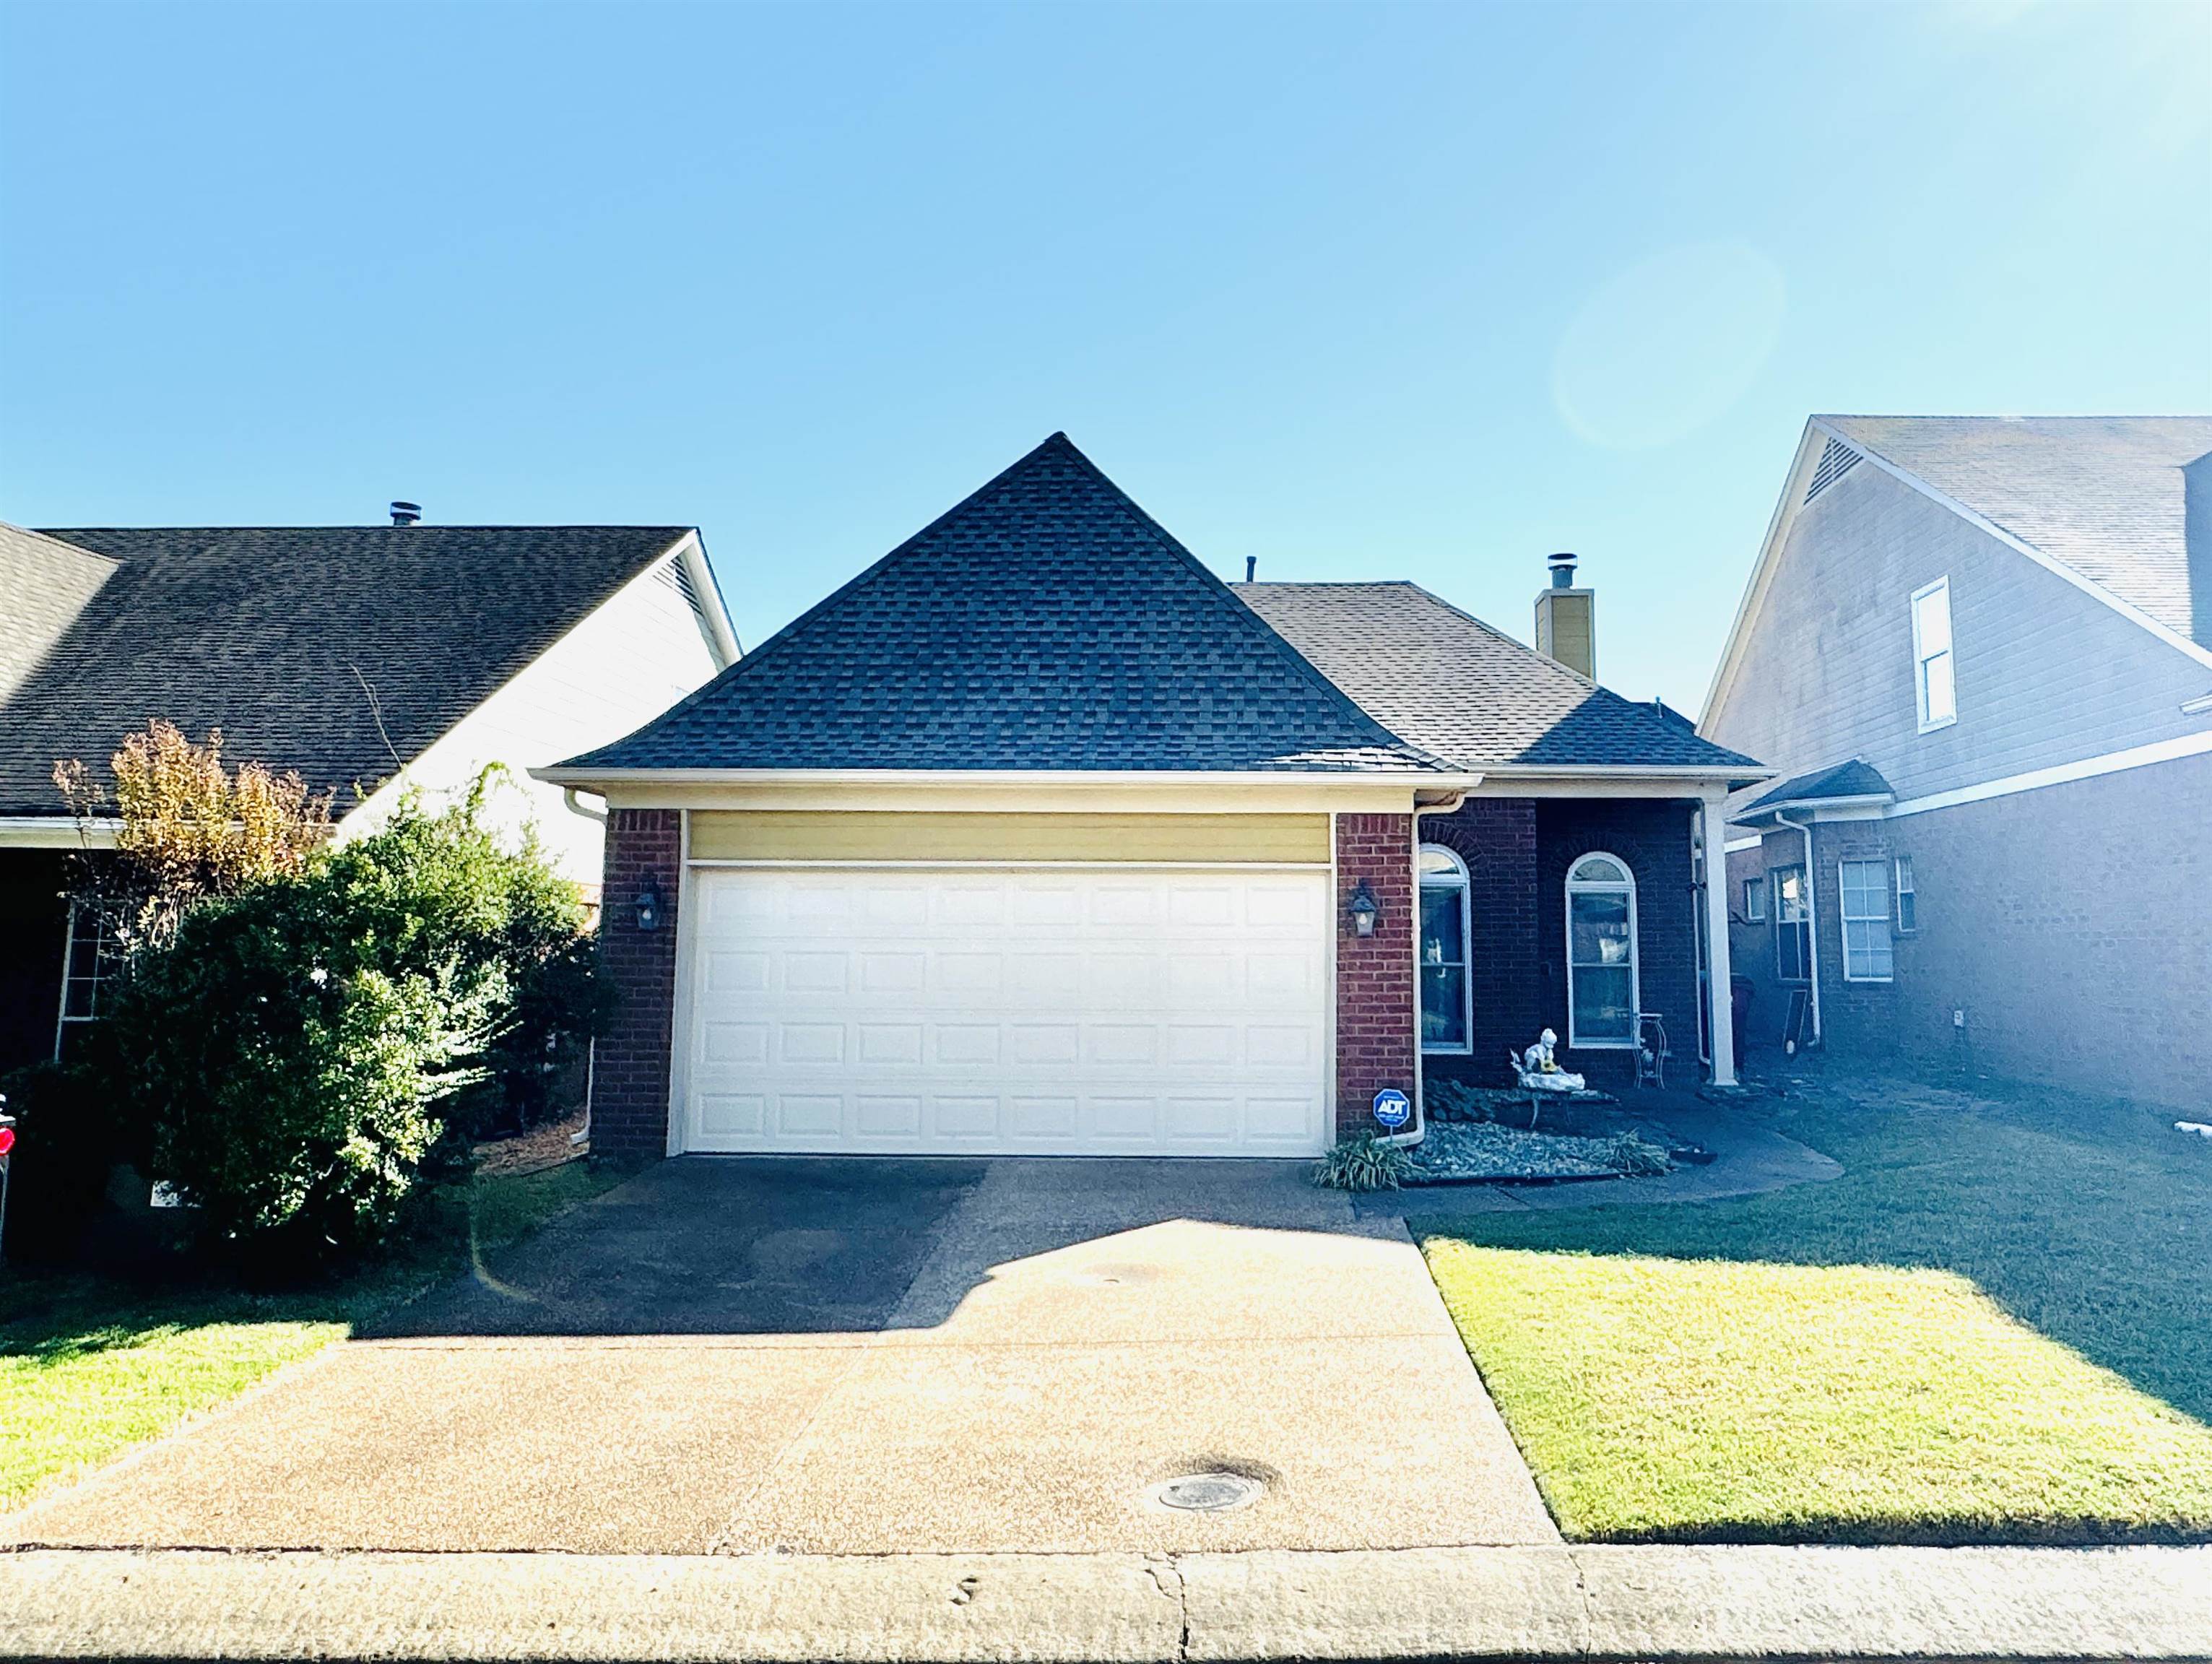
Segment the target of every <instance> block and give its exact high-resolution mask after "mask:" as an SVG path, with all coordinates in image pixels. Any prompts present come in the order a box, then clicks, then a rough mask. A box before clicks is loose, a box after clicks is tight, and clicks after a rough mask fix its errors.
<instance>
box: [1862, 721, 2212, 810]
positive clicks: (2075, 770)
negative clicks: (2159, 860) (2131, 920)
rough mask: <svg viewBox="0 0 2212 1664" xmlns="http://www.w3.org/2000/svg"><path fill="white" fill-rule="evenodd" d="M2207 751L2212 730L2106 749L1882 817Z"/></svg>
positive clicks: (1916, 801)
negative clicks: (2122, 748) (2115, 748)
mask: <svg viewBox="0 0 2212 1664" xmlns="http://www.w3.org/2000/svg"><path fill="white" fill-rule="evenodd" d="M2208 754H2212V730H2207V731H2206V732H2203V733H2201V734H2182V735H2179V737H2177V738H2172V739H2161V740H2158V741H2156V742H2154V744H2148V745H2137V746H2134V747H2132V748H2130V750H2124V751H2107V752H2106V753H2105V754H2104V755H2103V756H2093V757H2083V758H2081V760H2080V761H2079V762H2061V763H2058V764H2056V765H2055V766H2053V767H2051V768H2035V769H2031V770H2030V771H2029V772H2028V773H2027V774H2008V775H2006V776H2005V777H2004V778H2003V779H2002V780H1984V781H1982V782H1981V783H1980V784H1978V785H1975V786H1959V787H1957V788H1955V789H1954V790H1952V791H1949V792H1932V793H1929V795H1928V796H1926V797H1924V798H1908V799H1905V801H1904V802H1902V803H1895V804H1892V805H1890V806H1889V808H1888V810H1887V811H1885V812H1884V814H1883V815H1882V817H1881V818H1882V819H1884V820H1897V819H1899V818H1900V817H1904V816H1906V815H1925V814H1928V813H1929V812H1930V811H1934V810H1937V809H1952V808H1955V807H1957V806H1958V805H1960V804H1962V803H1984V802H1987V801H1988V800H1989V799H1991V798H2009V797H2014V796H2016V795H2018V794H2019V793H2022V792H2035V791H2039V790H2041V789H2042V788H2043V787H2045V786H2065V785H2069V784H2070V783H2072V782H2073V781H2075V780H2094V779H2095V778H2097V776H2099V775H2100V774H2120V773H2122V772H2124V770H2127V769H2130V768H2147V767H2148V766H2149V765H2150V764H2152V763H2154V762H2176V761H2178V760H2179V759H2180V758H2183V757H2192V756H2206V755H2208Z"/></svg>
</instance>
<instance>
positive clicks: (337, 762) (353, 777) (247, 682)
mask: <svg viewBox="0 0 2212 1664" xmlns="http://www.w3.org/2000/svg"><path fill="white" fill-rule="evenodd" d="M689 531H690V528H688V527H685V526H671V525H659V526H463V525H437V526H431V525H411V526H293V527H273V526H251V527H228V526H223V527H161V528H145V527H134V528H131V529H127V530H100V531H48V532H45V533H41V534H26V533H21V532H12V531H11V535H9V536H8V537H0V592H4V594H5V595H6V597H7V610H9V611H14V610H15V608H16V604H17V598H18V596H19V595H21V596H36V597H40V598H41V599H40V606H39V610H38V616H37V618H36V621H35V625H34V627H33V628H30V629H25V630H23V631H20V632H9V633H0V815H15V816H21V815H59V814H62V813H64V812H66V811H65V805H64V804H63V802H62V800H61V798H60V796H59V794H58V793H57V792H56V791H55V790H54V786H53V780H52V771H53V766H54V763H55V762H56V761H57V760H58V759H62V758H77V759H81V760H82V761H83V762H86V763H88V764H89V765H91V766H92V767H93V768H94V769H95V770H96V771H100V772H104V765H105V764H106V761H107V758H108V757H109V756H110V755H111V754H112V752H113V751H114V750H115V747H116V744H117V743H118V741H119V740H121V739H122V738H123V736H124V735H125V734H126V733H128V732H131V731H132V730H134V729H137V728H142V727H143V726H145V724H146V722H147V720H149V718H152V717H165V718H167V720H170V721H172V722H174V723H175V724H177V726H179V727H180V728H182V729H184V730H185V732H186V733H188V734H190V735H191V737H193V738H199V737H200V736H201V735H203V734H204V732H206V731H207V730H208V729H210V728H217V727H219V728H221V729H222V732H223V741H224V751H225V753H226V755H228V756H230V757H232V758H234V759H235V760H237V761H239V762H247V761H255V762H266V763H268V764H269V765H270V766H271V767H272V768H296V769H298V770H299V771H300V773H301V774H303V775H305V776H306V777H307V781H308V783H309V784H310V785H311V786H314V787H315V788H317V789H318V790H320V789H323V788H325V787H330V786H336V787H338V788H340V798H339V803H338V807H339V809H340V810H341V811H343V810H344V809H345V808H346V807H347V806H348V805H349V801H350V795H349V791H348V789H347V788H349V787H351V786H353V785H354V784H355V783H356V781H359V782H361V783H362V784H363V785H373V784H374V783H375V782H376V781H378V780H381V779H384V778H385V777H386V776H388V775H390V774H392V773H393V772H395V765H394V764H393V762H392V752H393V751H395V750H396V751H397V752H398V754H399V756H400V757H402V758H403V759H412V758H413V757H415V756H417V755H419V754H420V753H421V752H422V750H425V749H427V748H428V746H429V745H430V744H431V743H432V742H433V741H434V740H435V739H437V738H439V737H440V736H441V735H442V734H443V733H445V732H446V731H447V729H449V728H451V727H452V726H453V725H454V724H455V723H456V722H458V721H459V720H460V719H461V718H462V717H463V716H465V715H466V714H468V713H469V712H470V711H471V710H472V709H473V708H475V707H476V706H477V705H479V704H481V703H482V702H483V701H484V700H485V699H486V698H487V697H489V695H491V694H493V693H494V692H495V691H497V690H498V689H500V688H501V686H503V685H504V684H505V683H507V682H508V681H509V680H510V679H512V678H513V677H514V676H515V675H516V674H517V673H518V672H519V671H521V670H522V669H523V667H524V666H526V665H528V664H529V663H530V662H531V661H532V659H536V658H537V657H538V655H539V654H541V653H544V651H545V650H546V649H547V648H548V647H551V646H552V645H553V643H554V642H555V641H557V640H558V639H559V638H560V637H561V636H562V635H565V634H566V633H567V632H568V630H569V629H572V628H574V626H575V625H576V624H578V623H580V622H582V620H583V619H584V618H585V617H586V615H588V614H589V613H590V612H591V611H592V610H593V609H594V608H596V607H598V606H599V604H601V603H602V602H604V601H605V600H606V599H607V598H609V597H610V596H611V595H612V594H613V593H614V592H615V591H616V590H617V589H619V588H621V587H622V586H623V584H625V583H627V582H628V581H629V580H631V579H632V578H635V577H636V576H637V575H638V574H640V573H641V572H644V571H646V570H647V568H650V567H651V566H652V565H653V563H654V562H656V561H658V560H659V558H660V557H661V556H664V555H665V554H667V553H668V551H669V550H671V548H672V547H673V546H674V545H675V544H676V543H677V542H678V539H680V538H682V537H684V536H686V535H687V533H688V532H689ZM50 539H51V540H57V541H58V543H59V544H67V545H71V546H73V548H74V550H79V551H89V552H88V553H87V554H84V555H82V556H81V557H77V558H74V559H72V558H71V557H70V555H69V551H67V550H57V549H56V548H55V544H54V542H50V541H47V540H50ZM102 567H109V568H112V570H111V571H108V572H107V573H106V575H105V577H104V579H101V574H100V568H102ZM94 580H99V581H94ZM29 611H30V609H29V608H27V607H26V608H25V612H26V614H28V613H29ZM18 634H20V635H22V637H23V639H22V641H20V642H19V641H16V640H15V639H14V638H15V635H18ZM11 682H12V683H13V685H12V687H11V685H10V683H11ZM364 682H366V683H367V684H368V689H372V690H374V698H373V699H372V697H371V694H370V692H369V691H366V690H364V688H363V685H362V684H363V683H364ZM380 730H381V731H380ZM387 738H388V740H389V744H387V743H386V741H387Z"/></svg>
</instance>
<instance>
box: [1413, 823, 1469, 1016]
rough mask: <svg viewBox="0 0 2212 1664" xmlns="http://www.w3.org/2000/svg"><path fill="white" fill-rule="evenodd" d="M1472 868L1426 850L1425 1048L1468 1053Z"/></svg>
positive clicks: (1439, 849)
mask: <svg viewBox="0 0 2212 1664" xmlns="http://www.w3.org/2000/svg"><path fill="white" fill-rule="evenodd" d="M1467 941H1468V917H1467V864H1466V863H1465V862H1463V861H1462V860H1461V859H1460V858H1459V857H1458V856H1456V855H1455V854H1454V853H1452V852H1451V851H1450V850H1449V849H1446V848H1445V847H1443V845H1442V844H1437V843H1425V844H1423V845H1422V846H1421V941H1420V956H1421V1049H1422V1050H1423V1051H1425V1052H1464V1051H1466V1050H1467V1049H1468V1005H1467Z"/></svg>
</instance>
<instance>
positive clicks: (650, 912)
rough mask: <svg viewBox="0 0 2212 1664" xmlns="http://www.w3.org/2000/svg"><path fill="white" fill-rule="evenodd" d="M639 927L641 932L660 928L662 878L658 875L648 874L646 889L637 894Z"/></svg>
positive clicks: (646, 876)
mask: <svg viewBox="0 0 2212 1664" xmlns="http://www.w3.org/2000/svg"><path fill="white" fill-rule="evenodd" d="M637 927H638V928H639V929H640V930H659V928H660V878H659V875H658V874H656V873H651V872H648V873H647V874H646V875H645V888H644V889H642V890H639V891H638V892H637Z"/></svg>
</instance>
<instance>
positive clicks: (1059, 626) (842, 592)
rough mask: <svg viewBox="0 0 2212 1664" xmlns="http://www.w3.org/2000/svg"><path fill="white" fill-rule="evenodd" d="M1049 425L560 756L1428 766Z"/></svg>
mask: <svg viewBox="0 0 2212 1664" xmlns="http://www.w3.org/2000/svg"><path fill="white" fill-rule="evenodd" d="M693 768H702V769H712V768H748V769H787V768H788V769H958V770H1040V769H1098V770H1110V771H1122V770H1128V771H1138V770H1152V771H1170V770H1172V771H1182V770H1189V771H1206V772H1210V771H1239V772H1241V771H1246V770H1261V771H1276V770H1289V771H1308V772H1316V771H1317V772H1328V773H1373V772H1389V773H1403V772H1406V771H1408V770H1413V771H1420V772H1435V771H1437V770H1439V769H1440V768H1442V765H1441V764H1439V763H1438V762H1436V761H1435V760H1434V759H1432V758H1431V757H1428V756H1425V755H1424V754H1423V753H1422V752H1420V751H1419V750H1417V749H1416V748H1415V747H1414V746H1412V745H1409V744H1406V743H1405V742H1404V741H1403V740H1401V738H1398V737H1397V736H1396V735H1394V734H1392V733H1391V732H1389V731H1388V730H1386V729H1385V728H1384V727H1383V725H1382V724H1380V723H1378V722H1377V721H1376V720H1375V719H1374V718H1373V717H1371V716H1370V715H1369V714H1367V713H1365V712H1364V711H1362V710H1361V709H1360V708H1358V706H1357V705H1355V704H1354V703H1353V702H1352V701H1351V700H1349V699H1347V698H1346V696H1345V695H1344V694H1343V693H1341V692H1340V691H1339V690H1338V689H1337V688H1336V687H1335V686H1334V684H1333V683H1331V682H1330V681H1329V680H1328V678H1327V677H1324V676H1322V674H1321V672H1320V671H1316V669H1315V668H1314V667H1313V666H1312V665H1310V664H1308V663H1307V662H1306V661H1305V660H1304V659H1301V658H1300V657H1299V656H1298V655H1297V653H1295V652H1293V651H1292V650H1291V647H1289V645H1288V644H1286V643H1285V641H1283V639H1282V638H1281V637H1280V636H1279V635H1276V634H1275V632H1274V631H1273V630H1271V629H1268V628H1267V626H1266V625H1265V624H1263V623H1261V622H1260V621H1259V619H1258V618H1256V617H1255V616H1254V615H1253V614H1252V613H1251V612H1250V611H1249V610H1247V609H1246V608H1245V607H1243V606H1242V605H1240V604H1238V603H1237V600H1236V598H1234V597H1233V596H1232V595H1231V592H1230V591H1229V590H1228V588H1227V586H1225V585H1224V584H1223V583H1222V582H1221V580H1219V579H1218V578H1216V577H1215V576H1214V575H1213V574H1212V573H1211V572H1209V571H1207V570H1206V568H1205V567H1203V566H1202V565H1200V563H1199V562H1198V561H1197V560H1196V559H1195V558H1194V557H1193V556H1192V555H1191V554H1190V553H1189V551H1188V550H1185V549H1184V548H1183V546H1182V544H1179V543H1177V542H1176V540H1175V539H1174V538H1173V537H1170V536H1169V535H1168V533H1167V532H1166V531H1163V530H1162V529H1161V528H1160V527H1159V526H1158V525H1157V524H1155V523H1154V522H1153V520H1152V518H1151V517H1150V516H1149V515H1147V514H1146V513H1145V512H1144V511H1143V510H1142V509H1140V508H1139V507H1137V505H1136V504H1135V503H1133V502H1132V501H1130V500H1129V498H1128V497H1127V495H1124V494H1123V493H1122V492H1121V489H1120V488H1119V487H1117V486H1115V484H1114V483H1113V482H1112V481H1111V480H1109V479H1108V478H1107V477H1106V476H1105V475H1104V474H1103V473H1101V472H1100V471H1099V470H1098V469H1097V467H1096V466H1095V465H1093V464H1092V463H1091V460H1090V459H1088V458H1087V457H1085V455H1084V454H1083V453H1082V452H1080V451H1079V450H1077V449H1076V447H1075V446H1074V445H1073V443H1071V442H1070V441H1069V440H1068V438H1067V436H1066V434H1054V435H1053V436H1052V437H1051V438H1049V439H1048V440H1045V442H1044V443H1043V444H1042V445H1040V446H1037V448H1036V450H1034V451H1032V452H1030V453H1029V454H1028V455H1027V456H1025V457H1024V458H1023V459H1021V460H1020V461H1018V462H1017V463H1015V464H1014V465H1012V467H1011V468H1008V469H1007V470H1006V471H1005V472H1004V473H1002V474H1000V475H999V476H998V477H996V478H995V479H993V480H991V481H990V482H989V483H987V484H985V485H984V486H983V487H982V488H981V489H979V490H977V491H976V492H975V493H974V494H973V495H970V496H969V497H968V498H967V499H966V500H965V501H963V502H961V503H959V504H958V505H957V507H953V508H952V509H951V510H950V511H949V512H948V513H945V514H944V515H943V516H941V517H940V518H939V519H936V520H934V521H933V522H932V523H931V524H930V525H927V526H925V527H924V528H923V529H922V530H921V531H918V532H916V533H915V535H914V536H913V537H909V538H908V539H907V540H906V541H905V542H904V543H902V544H900V545H899V546H898V547H897V548H896V549H894V550H891V552H890V554H888V555H886V556H884V557H883V559H881V560H880V561H878V562H876V563H875V564H874V565H873V566H872V567H870V568H868V569H867V570H866V571H865V572H863V573H861V574H860V575H859V576H858V577H856V578H854V580H852V581H851V582H849V583H848V584H846V585H845V586H843V587H842V588H841V589H839V590H838V591H837V592H836V593H834V594H832V595H830V596H829V598H827V599H825V600H823V601H822V602H821V603H820V604H817V606H815V607H814V608H813V609H811V610H810V611H808V612H806V613H805V615H803V616H801V617H799V619H798V620H796V621H795V622H793V623H792V624H790V625H788V626H787V628H786V629H783V630H782V631H781V633H780V634H778V635H775V636H774V637H772V638H770V639H769V641H767V642H765V643H763V645H762V646H761V647H759V648H757V650H756V651H754V652H753V653H750V655H748V656H747V657H746V658H744V659H740V660H739V661H738V663H737V664H736V665H733V666H732V667H731V668H730V669H728V670H726V671H724V672H723V673H722V674H721V675H720V677H716V678H715V679H714V681H713V682H711V683H708V685H707V686H706V687H704V688H702V689H700V690H699V691H698V692H697V693H696V694H694V695H691V696H690V698H689V699H686V700H684V701H683V702H682V703H680V704H678V705H677V706H676V707H674V708H672V709H671V710H670V711H669V712H667V713H666V714H665V715H663V716H661V717H659V718H658V719H656V720H654V721H653V722H651V723H648V724H647V726H645V727H643V728H641V729H640V730H638V731H637V732H635V733H634V734H631V735H629V737H628V738H623V739H620V740H617V741H616V742H615V743H614V744H611V745H608V746H604V747H602V748H600V749H599V750H596V751H593V752H591V753H590V754H588V755H587V756H582V757H579V758H576V759H574V761H573V762H568V763H566V764H563V765H562V771H578V772H585V771H598V772H601V773H617V772H624V771H628V770H631V769H693Z"/></svg>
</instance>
